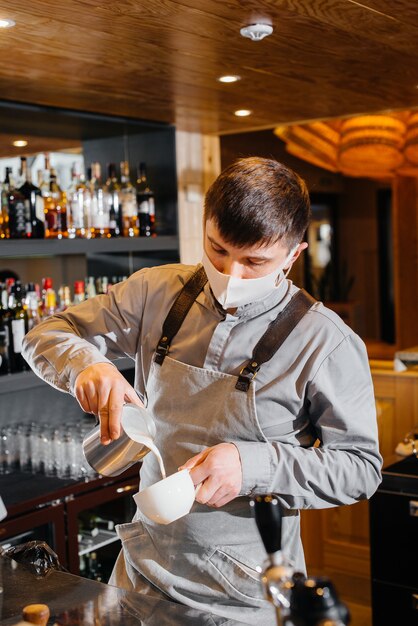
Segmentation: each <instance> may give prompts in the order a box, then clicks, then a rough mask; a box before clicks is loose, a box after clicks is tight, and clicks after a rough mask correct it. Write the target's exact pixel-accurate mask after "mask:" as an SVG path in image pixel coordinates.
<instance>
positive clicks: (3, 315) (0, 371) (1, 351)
mask: <svg viewBox="0 0 418 626" xmlns="http://www.w3.org/2000/svg"><path fill="white" fill-rule="evenodd" d="M7 318H8V311H7V288H6V285H5V284H4V283H0V376H3V375H4V374H9V373H10V359H9V325H8V322H7Z"/></svg>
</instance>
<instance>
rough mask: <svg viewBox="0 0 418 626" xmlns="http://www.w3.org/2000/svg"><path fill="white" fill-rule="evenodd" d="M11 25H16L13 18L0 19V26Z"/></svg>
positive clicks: (9, 26) (7, 26)
mask: <svg viewBox="0 0 418 626" xmlns="http://www.w3.org/2000/svg"><path fill="white" fill-rule="evenodd" d="M12 26H16V22H15V21H14V20H9V19H5V20H2V19H0V28H12Z"/></svg>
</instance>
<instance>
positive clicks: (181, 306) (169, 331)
mask: <svg viewBox="0 0 418 626" xmlns="http://www.w3.org/2000/svg"><path fill="white" fill-rule="evenodd" d="M207 281H208V278H207V276H206V272H205V270H204V268H203V266H202V267H200V268H199V269H197V270H196V271H195V272H194V273H193V274H192V275H191V277H190V278H189V280H188V281H187V282H186V284H185V285H184V286H183V288H182V290H181V291H180V293H179V295H178V296H177V298H176V299H175V300H174V303H173V305H172V307H171V309H170V310H169V312H168V315H167V317H166V319H165V321H164V324H163V334H162V335H161V338H160V341H159V342H158V346H157V349H156V351H155V357H154V361H155V362H156V363H157V364H158V365H162V364H163V361H164V359H165V357H166V356H167V354H168V351H169V350H170V345H171V342H172V340H173V338H174V336H175V335H177V333H178V331H179V330H180V327H181V325H182V324H183V322H184V319H185V317H186V315H187V313H188V312H189V311H190V309H191V307H192V304H193V302H194V301H195V300H196V298H197V296H198V295H199V293H200V292H201V291H202V289H203V287H204V286H205V284H206V283H207Z"/></svg>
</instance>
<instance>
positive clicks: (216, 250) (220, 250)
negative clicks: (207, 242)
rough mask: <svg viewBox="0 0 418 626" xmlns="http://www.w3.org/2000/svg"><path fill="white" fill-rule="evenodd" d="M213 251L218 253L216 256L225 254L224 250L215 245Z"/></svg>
mask: <svg viewBox="0 0 418 626" xmlns="http://www.w3.org/2000/svg"><path fill="white" fill-rule="evenodd" d="M212 250H213V251H214V252H216V254H225V250H223V249H222V248H217V247H216V246H214V245H213V244H212Z"/></svg>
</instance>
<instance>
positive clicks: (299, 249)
mask: <svg viewBox="0 0 418 626" xmlns="http://www.w3.org/2000/svg"><path fill="white" fill-rule="evenodd" d="M307 247H308V243H307V242H306V241H302V243H300V244H299V245H298V247H297V248H296V250H295V251H294V253H293V256H292V258H291V259H290V260H289V263H288V265H287V267H284V268H283V269H285V270H286V269H288V268H290V267H292V265H293V263H294V262H295V261H296V260H297V259H298V258H299V256H300V254H301V252H303V251H304V250H306V248H307Z"/></svg>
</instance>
